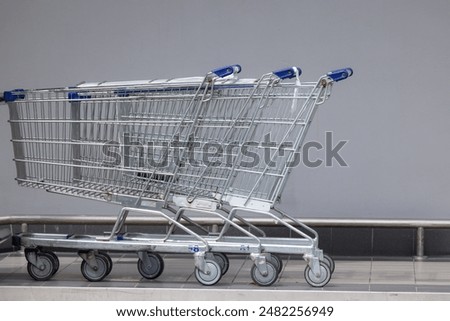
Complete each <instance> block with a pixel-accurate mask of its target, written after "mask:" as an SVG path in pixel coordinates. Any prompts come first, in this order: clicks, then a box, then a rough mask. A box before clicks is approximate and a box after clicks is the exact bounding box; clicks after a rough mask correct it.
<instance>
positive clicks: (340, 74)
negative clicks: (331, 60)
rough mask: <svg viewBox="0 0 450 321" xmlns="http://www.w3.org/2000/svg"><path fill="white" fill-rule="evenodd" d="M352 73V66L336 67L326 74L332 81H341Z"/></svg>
mask: <svg viewBox="0 0 450 321" xmlns="http://www.w3.org/2000/svg"><path fill="white" fill-rule="evenodd" d="M351 75H353V69H352V68H344V69H338V70H333V71H330V72H329V73H328V74H327V76H328V77H330V78H331V79H333V80H334V81H341V80H344V79H347V78H348V77H350V76H351Z"/></svg>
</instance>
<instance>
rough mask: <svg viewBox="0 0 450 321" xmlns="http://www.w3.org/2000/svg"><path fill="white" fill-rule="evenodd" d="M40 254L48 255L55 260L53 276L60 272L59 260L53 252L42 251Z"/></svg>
mask: <svg viewBox="0 0 450 321" xmlns="http://www.w3.org/2000/svg"><path fill="white" fill-rule="evenodd" d="M40 253H45V254H47V255H50V257H51V258H52V260H53V274H52V275H55V274H56V272H58V270H59V259H58V257H57V256H56V254H55V253H54V252H52V251H41V252H40Z"/></svg>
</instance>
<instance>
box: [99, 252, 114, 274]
mask: <svg viewBox="0 0 450 321" xmlns="http://www.w3.org/2000/svg"><path fill="white" fill-rule="evenodd" d="M96 256H102V257H103V258H104V259H105V261H106V262H107V263H108V271H107V273H106V275H105V277H106V276H108V275H109V274H110V273H111V271H112V268H113V261H112V260H111V257H110V256H109V254H108V253H106V252H98V253H97V254H96Z"/></svg>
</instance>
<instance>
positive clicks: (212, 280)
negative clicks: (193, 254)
mask: <svg viewBox="0 0 450 321" xmlns="http://www.w3.org/2000/svg"><path fill="white" fill-rule="evenodd" d="M205 264H206V265H207V266H208V268H209V273H208V274H206V273H203V272H202V271H200V270H199V269H198V268H197V267H196V268H195V273H194V274H195V278H196V279H197V281H198V282H199V283H200V284H203V285H208V286H209V285H214V284H216V283H217V282H219V280H220V278H221V277H222V271H221V269H220V265H219V263H217V262H216V261H214V260H208V259H206V260H205Z"/></svg>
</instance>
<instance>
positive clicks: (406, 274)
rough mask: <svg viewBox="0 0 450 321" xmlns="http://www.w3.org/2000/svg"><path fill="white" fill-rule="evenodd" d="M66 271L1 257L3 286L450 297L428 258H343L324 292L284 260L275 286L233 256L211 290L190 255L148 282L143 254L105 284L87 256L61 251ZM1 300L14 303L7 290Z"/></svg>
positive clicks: (121, 258)
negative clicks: (140, 264)
mask: <svg viewBox="0 0 450 321" xmlns="http://www.w3.org/2000/svg"><path fill="white" fill-rule="evenodd" d="M57 254H58V256H59V259H60V264H61V266H60V269H59V271H58V272H57V273H56V274H55V275H54V276H53V278H52V279H50V280H48V281H45V282H37V281H34V280H33V279H31V277H30V276H29V275H28V273H27V262H26V260H25V258H24V255H23V253H20V252H15V253H10V254H0V287H2V289H7V288H10V289H14V288H15V287H33V288H36V287H39V288H41V289H44V288H45V289H50V288H55V287H58V288H59V287H64V288H128V289H150V288H152V289H173V290H177V289H178V290H181V289H209V288H216V289H221V290H226V289H227V290H261V289H265V290H269V289H270V290H271V291H316V292H317V291H319V292H320V293H323V294H325V293H327V292H328V293H334V294H336V295H337V296H336V298H337V299H339V293H347V292H358V293H361V292H362V293H374V292H383V293H388V294H389V293H415V294H420V293H436V294H439V293H448V294H450V261H449V260H448V259H443V258H441V259H432V258H428V259H426V260H424V261H416V260H414V259H413V258H397V259H395V258H384V259H383V258H362V259H355V258H338V259H336V270H335V272H334V274H333V277H332V279H331V281H330V283H329V284H328V285H327V286H326V287H324V288H320V289H317V288H311V287H310V286H309V285H308V284H307V283H306V281H305V279H304V277H303V271H304V269H305V266H306V263H305V262H304V261H303V260H299V259H291V258H290V257H284V260H283V270H282V272H281V275H280V277H279V279H278V281H277V282H276V283H275V284H274V285H272V286H271V287H270V288H261V287H259V286H257V285H255V284H253V282H252V279H251V277H250V269H251V266H252V262H251V260H250V259H249V258H247V257H243V256H230V268H229V270H228V272H227V273H226V274H225V275H224V276H223V277H222V279H221V280H220V282H219V283H218V284H216V285H215V286H213V287H205V286H203V285H201V284H199V283H198V282H197V280H196V279H195V276H194V274H193V270H194V261H193V259H192V257H190V256H175V255H165V256H163V257H164V263H165V269H164V272H163V273H162V275H161V276H160V277H159V278H157V279H156V280H147V279H144V278H142V277H141V275H140V274H139V272H138V271H137V267H136V262H137V256H136V255H132V254H113V255H112V260H113V264H114V265H113V270H112V272H111V274H110V275H109V276H108V277H107V278H106V279H105V280H103V281H102V282H88V281H87V280H85V279H84V278H83V276H82V274H81V272H80V264H81V261H82V260H81V258H80V257H78V256H76V255H72V254H67V253H57ZM2 292H3V294H2V295H1V298H3V299H8V295H7V293H6V292H4V291H2Z"/></svg>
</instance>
